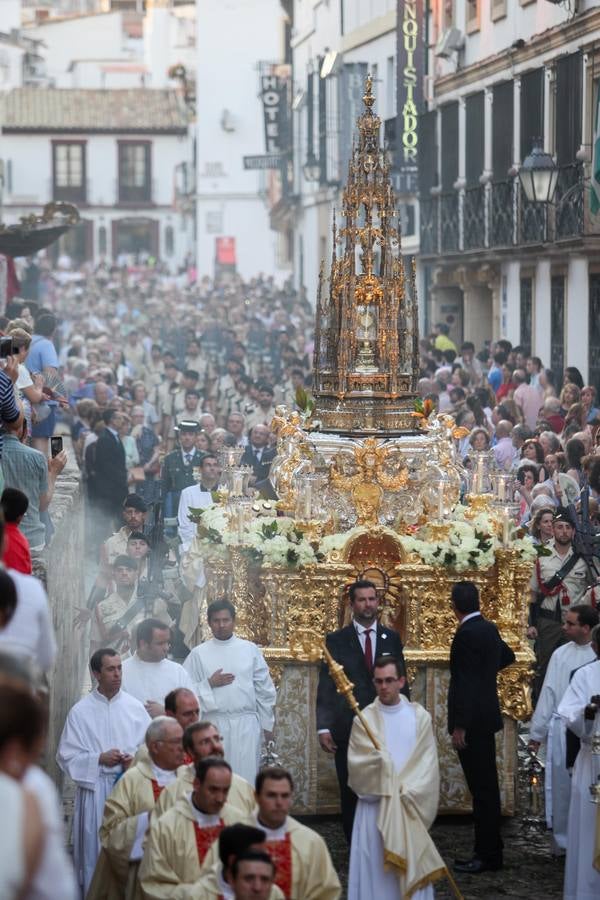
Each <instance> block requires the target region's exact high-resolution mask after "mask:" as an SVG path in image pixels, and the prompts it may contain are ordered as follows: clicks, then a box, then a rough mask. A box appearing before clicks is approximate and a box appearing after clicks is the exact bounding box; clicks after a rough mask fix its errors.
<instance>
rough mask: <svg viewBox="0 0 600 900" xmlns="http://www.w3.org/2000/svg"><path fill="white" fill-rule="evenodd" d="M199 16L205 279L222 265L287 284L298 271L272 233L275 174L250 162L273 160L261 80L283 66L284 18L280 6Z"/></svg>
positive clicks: (205, 9)
mask: <svg viewBox="0 0 600 900" xmlns="http://www.w3.org/2000/svg"><path fill="white" fill-rule="evenodd" d="M196 12H197V53H198V68H197V75H196V98H197V101H196V113H197V138H196V146H197V151H196V152H197V165H196V178H197V183H196V190H197V194H196V207H197V228H196V230H197V265H198V274H199V276H200V277H202V276H204V275H208V276H213V274H214V273H215V268H217V269H218V268H219V265H220V262H221V263H223V264H224V265H231V266H232V267H233V266H235V269H236V270H237V271H238V272H239V273H240V274H241V275H242V276H243V277H244V278H251V277H253V276H255V275H257V274H258V273H259V272H264V273H265V274H267V275H272V276H274V277H275V278H276V280H277V281H279V282H281V281H282V280H284V279H285V278H287V277H288V276H289V274H290V268H289V266H288V264H287V261H285V260H282V259H281V256H280V250H279V238H278V235H277V233H276V232H275V231H273V230H272V229H271V226H270V220H269V204H268V188H269V180H270V176H269V170H265V171H254V170H247V169H245V168H244V162H243V160H244V157H245V156H261V155H265V153H266V146H265V136H264V127H263V116H264V110H263V103H262V100H261V80H260V79H261V75H268V74H271V73H273V72H274V71H276V70H277V68H278V66H279V65H280V64H281V63H282V61H283V51H284V14H283V10H282V9H281V6H280V4H279V0H203V2H202V3H199V4H198V6H197V11H196ZM224 48H226V50H225V49H224ZM221 253H223V254H224V256H223V258H222V259H221V257H220V254H221ZM225 259H228V260H230V263H227V262H226V261H225Z"/></svg>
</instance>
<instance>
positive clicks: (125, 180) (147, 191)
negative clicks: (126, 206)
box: [119, 141, 152, 203]
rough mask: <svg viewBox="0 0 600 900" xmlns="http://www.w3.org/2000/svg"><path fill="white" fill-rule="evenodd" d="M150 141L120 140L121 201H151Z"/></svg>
mask: <svg viewBox="0 0 600 900" xmlns="http://www.w3.org/2000/svg"><path fill="white" fill-rule="evenodd" d="M151 202H152V179H151V170H150V143H149V142H148V141H140V142H136V141H119V203H151Z"/></svg>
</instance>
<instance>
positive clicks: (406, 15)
mask: <svg viewBox="0 0 600 900" xmlns="http://www.w3.org/2000/svg"><path fill="white" fill-rule="evenodd" d="M423 29H424V21H423V0H398V33H397V61H398V63H397V65H398V70H397V104H398V106H397V109H398V128H397V138H396V159H395V166H394V168H395V169H396V171H397V172H398V173H399V175H400V183H401V186H402V190H403V191H404V192H406V193H413V192H415V191H416V186H417V173H418V163H417V160H418V153H419V130H418V129H419V114H420V113H421V112H422V111H423V75H424V61H425V43H424V34H423Z"/></svg>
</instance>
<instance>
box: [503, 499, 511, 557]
mask: <svg viewBox="0 0 600 900" xmlns="http://www.w3.org/2000/svg"><path fill="white" fill-rule="evenodd" d="M509 542H510V516H509V511H508V508H507V507H505V508H504V509H503V510H502V546H503V547H508V544H509Z"/></svg>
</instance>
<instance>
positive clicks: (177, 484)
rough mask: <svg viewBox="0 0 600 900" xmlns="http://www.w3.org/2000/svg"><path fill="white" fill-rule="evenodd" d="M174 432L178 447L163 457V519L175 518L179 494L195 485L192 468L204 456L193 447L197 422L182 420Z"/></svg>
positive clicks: (196, 432)
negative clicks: (177, 438)
mask: <svg viewBox="0 0 600 900" xmlns="http://www.w3.org/2000/svg"><path fill="white" fill-rule="evenodd" d="M174 430H175V434H176V435H177V436H178V437H179V446H178V447H176V448H175V450H172V451H171V453H169V454H167V456H165V458H164V460H163V465H162V473H161V482H162V485H161V487H162V496H163V503H164V516H165V519H172V518H175V517H176V516H177V510H178V508H179V497H180V496H181V492H182V491H183V489H184V488H186V487H190V486H191V485H193V484H195V483H196V482H195V481H194V468H195V467H197V466H199V465H200V463H201V462H202V458H203V456H204V454H203V453H201V452H200V451H199V450H197V449H196V447H195V441H196V435H197V434H198V432H199V430H200V426H199V424H198V422H193V421H189V420H187V419H183V420H182V421H181V422H180V423H179V425H178V426H177V427H176V428H175V429H174ZM173 533H174V531H173Z"/></svg>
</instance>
